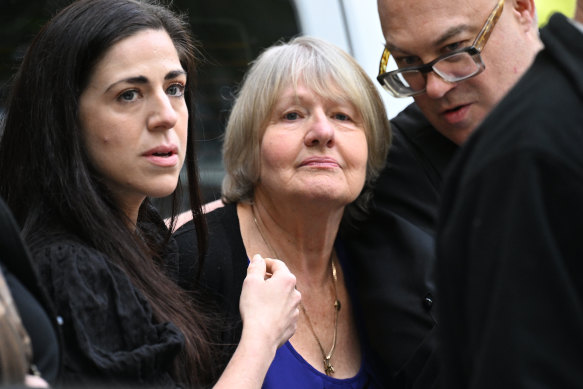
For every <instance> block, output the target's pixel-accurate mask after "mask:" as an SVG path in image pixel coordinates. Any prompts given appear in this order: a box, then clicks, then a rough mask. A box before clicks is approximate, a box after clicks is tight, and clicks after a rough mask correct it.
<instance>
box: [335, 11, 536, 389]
mask: <svg viewBox="0 0 583 389" xmlns="http://www.w3.org/2000/svg"><path fill="white" fill-rule="evenodd" d="M378 7H379V16H380V19H381V25H382V29H383V34H384V37H385V41H386V44H385V50H384V52H383V54H382V59H381V65H380V74H379V77H378V80H379V82H381V84H382V85H383V86H384V87H385V88H386V89H387V90H388V91H389V92H390V93H392V94H393V95H395V96H397V97H404V96H413V98H414V100H415V103H414V104H413V105H412V106H410V107H408V108H407V109H405V110H404V111H403V112H402V113H401V114H399V115H398V116H397V117H396V118H394V119H393V120H392V121H391V124H392V127H393V135H394V137H393V146H392V148H391V150H390V152H389V156H388V160H387V166H386V168H385V169H384V170H383V172H382V173H381V176H380V177H379V179H378V181H377V183H376V184H375V187H374V192H373V193H374V196H373V200H372V202H371V204H370V212H369V216H368V217H367V219H366V220H364V221H363V222H361V223H358V224H357V225H356V228H355V229H354V230H350V231H345V235H343V238H344V239H343V242H344V243H345V245H346V248H347V250H348V251H349V253H350V255H351V257H353V258H358V261H355V262H354V264H353V267H354V268H353V269H351V271H352V272H353V274H354V278H355V280H356V288H355V290H356V291H357V295H356V297H357V299H358V300H359V305H360V306H361V307H362V317H363V324H364V329H365V333H366V334H367V336H368V339H369V343H371V344H372V345H373V352H374V353H376V355H377V356H378V357H379V360H380V362H381V366H382V371H383V372H384V373H385V375H386V377H385V378H386V381H387V386H390V387H391V388H432V387H435V386H436V385H437V383H438V374H439V363H440V359H441V358H440V356H439V355H438V354H437V351H436V344H435V343H436V337H435V333H436V330H437V318H436V313H437V309H436V308H437V307H438V306H439V297H438V296H436V295H435V280H434V262H435V255H434V232H435V224H436V217H437V208H438V204H439V199H440V189H441V183H442V179H443V174H444V172H445V170H446V168H447V166H448V163H449V161H450V160H451V159H452V157H453V155H454V153H455V152H456V150H457V147H458V145H461V144H462V143H463V142H464V141H465V140H466V139H467V138H468V137H469V135H470V134H471V133H472V131H473V130H474V129H475V128H476V127H477V126H478V125H479V123H480V122H481V121H482V120H483V119H484V118H485V116H486V115H487V114H488V113H489V112H490V111H491V110H492V108H493V107H494V106H495V105H496V104H497V103H498V102H499V101H500V99H501V98H502V97H503V96H504V94H505V93H506V92H507V91H508V90H509V89H510V88H511V87H512V86H513V85H514V84H515V82H516V81H517V80H518V79H519V78H520V76H521V75H522V74H523V73H524V72H525V70H526V69H527V68H528V66H529V65H530V64H531V63H532V60H533V58H534V56H535V55H536V53H537V52H538V51H539V50H540V48H541V47H542V45H541V43H540V40H539V37H538V28H537V23H536V15H535V6H534V0H506V1H504V0H473V1H468V0H415V1H411V0H378ZM391 58H392V59H394V61H395V63H396V65H397V66H398V68H397V69H393V68H390V67H389V66H388V64H389V59H391Z"/></svg>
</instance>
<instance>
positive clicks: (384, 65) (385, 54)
mask: <svg viewBox="0 0 583 389" xmlns="http://www.w3.org/2000/svg"><path fill="white" fill-rule="evenodd" d="M390 56H391V52H390V51H389V49H387V48H386V47H385V49H384V50H383V55H382V56H381V63H380V64H379V76H380V75H381V74H383V73H385V72H386V70H387V65H388V63H389V57H390Z"/></svg>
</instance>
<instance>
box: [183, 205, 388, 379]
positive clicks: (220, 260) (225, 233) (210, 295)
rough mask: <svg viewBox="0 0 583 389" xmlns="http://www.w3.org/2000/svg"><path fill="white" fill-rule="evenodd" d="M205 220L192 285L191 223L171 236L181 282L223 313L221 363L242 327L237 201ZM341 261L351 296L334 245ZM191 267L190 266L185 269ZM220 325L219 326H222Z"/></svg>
mask: <svg viewBox="0 0 583 389" xmlns="http://www.w3.org/2000/svg"><path fill="white" fill-rule="evenodd" d="M207 224H208V231H209V241H208V243H209V246H208V251H207V255H206V258H205V262H204V265H203V268H202V272H201V276H200V283H199V284H198V285H195V284H194V283H192V282H189V280H193V279H194V278H195V277H193V276H186V275H188V274H195V272H196V269H197V268H198V263H197V262H196V258H197V250H198V248H197V241H196V233H195V227H194V223H193V222H192V220H191V221H189V222H187V223H186V224H184V225H183V226H182V227H180V228H179V229H178V230H177V231H176V232H175V233H174V238H175V240H176V242H177V243H178V247H179V250H180V268H181V270H182V275H181V277H185V276H186V279H185V280H183V281H182V282H181V283H180V284H181V286H182V287H183V288H185V289H193V288H197V287H198V288H200V289H199V290H201V291H202V294H203V296H204V297H206V299H205V300H206V301H212V302H213V303H214V306H213V307H212V308H211V309H213V308H214V309H215V311H216V312H220V313H221V314H223V315H224V316H223V318H222V320H221V321H220V323H222V324H218V325H217V328H216V329H217V330H218V331H219V332H221V333H220V335H219V337H220V341H219V343H220V344H221V345H222V346H223V349H222V350H221V354H222V365H223V367H224V366H226V364H227V363H228V361H229V359H230V358H231V357H232V355H233V353H234V351H235V349H236V347H237V345H238V344H239V340H240V338H241V332H242V330H243V325H242V320H241V314H240V311H239V298H240V295H241V290H242V288H243V281H244V280H245V277H246V275H247V267H248V258H247V251H246V250H245V246H244V244H243V238H242V236H241V230H240V228H239V218H238V216H237V205H236V204H226V205H225V206H224V207H221V208H217V209H215V210H214V211H212V212H210V213H208V214H207ZM335 249H336V253H337V255H338V259H339V262H340V265H341V266H342V268H343V269H344V274H345V275H346V277H345V284H346V288H347V291H348V293H349V295H350V296H353V294H354V292H355V291H354V284H353V283H352V277H351V275H352V272H351V270H349V269H350V265H351V264H350V263H351V262H352V261H350V260H348V259H347V258H346V253H345V251H344V249H343V248H342V247H341V246H340V245H336V246H335ZM188 267H190V270H186V269H187V268H188ZM353 312H354V315H355V322H356V325H357V329H358V331H359V335H360V334H361V333H362V323H361V322H360V321H359V317H360V316H361V315H359V306H358V305H357V304H353ZM221 325H222V327H221ZM362 350H363V354H364V355H365V357H364V360H363V366H364V369H365V370H364V371H366V375H367V376H368V377H369V380H370V381H369V382H370V383H369V385H370V387H371V388H375V387H379V386H378V385H379V384H378V378H377V375H378V372H376V371H372V369H371V365H370V364H369V362H370V361H369V358H368V356H369V354H370V350H369V346H368V345H367V344H366V342H365V341H363V342H362ZM268 374H269V373H268Z"/></svg>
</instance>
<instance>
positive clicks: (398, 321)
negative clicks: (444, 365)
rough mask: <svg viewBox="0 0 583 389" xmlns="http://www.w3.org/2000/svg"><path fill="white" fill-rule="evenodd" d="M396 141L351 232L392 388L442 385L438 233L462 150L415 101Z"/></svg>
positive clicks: (402, 117)
mask: <svg viewBox="0 0 583 389" xmlns="http://www.w3.org/2000/svg"><path fill="white" fill-rule="evenodd" d="M391 125H392V130H393V144H392V146H391V148H390V150H389V154H388V158H387V164H386V166H385V168H384V169H383V171H382V172H381V175H380V177H379V178H378V180H377V181H376V183H375V187H374V197H373V200H372V202H371V204H370V206H369V216H368V217H367V219H366V220H364V221H362V222H358V224H356V231H355V230H353V229H348V228H347V229H345V230H344V231H343V233H342V240H343V243H344V244H345V246H346V248H347V250H348V253H349V256H350V257H351V258H354V261H353V262H354V266H353V267H354V274H353V278H354V282H355V283H356V290H357V295H358V301H359V304H360V305H361V306H362V310H363V314H364V317H363V320H364V323H365V329H366V331H365V333H366V334H367V335H368V336H369V342H370V343H371V345H372V347H373V349H374V351H375V353H376V354H377V356H378V357H379V358H380V360H381V361H382V364H383V368H384V370H383V371H384V372H385V373H386V377H385V378H386V385H387V386H390V387H391V388H430V387H434V385H435V383H436V381H437V375H438V363H439V359H438V358H437V357H436V356H435V355H434V354H433V352H434V348H435V325H436V320H435V317H434V309H433V305H434V294H435V287H434V276H433V266H434V258H435V256H434V231H435V223H436V218H437V207H438V203H439V198H440V195H439V192H440V187H441V182H442V178H443V174H444V170H445V169H446V167H447V165H448V162H449V161H450V159H451V158H452V157H453V154H454V153H455V151H456V150H457V146H456V145H455V144H454V143H452V142H451V141H450V140H449V139H447V138H445V137H444V136H442V135H441V134H440V133H439V132H437V131H436V130H435V129H434V128H433V127H432V126H431V124H430V123H429V122H428V121H427V119H425V117H424V116H423V114H422V113H421V111H420V110H419V108H418V107H417V106H416V105H415V104H412V105H410V106H409V107H407V108H406V109H405V110H404V111H403V112H401V113H400V114H399V115H398V116H397V117H395V118H394V119H393V120H392V121H391Z"/></svg>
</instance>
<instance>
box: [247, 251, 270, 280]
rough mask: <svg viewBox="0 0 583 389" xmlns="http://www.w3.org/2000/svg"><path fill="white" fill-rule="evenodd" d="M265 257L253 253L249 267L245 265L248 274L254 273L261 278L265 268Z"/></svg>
mask: <svg viewBox="0 0 583 389" xmlns="http://www.w3.org/2000/svg"><path fill="white" fill-rule="evenodd" d="M266 266H267V265H266V263H265V259H263V257H262V256H261V255H260V254H255V255H254V256H253V258H251V260H250V261H249V267H247V274H248V275H251V274H253V275H256V276H258V277H261V278H263V276H264V274H265V270H266Z"/></svg>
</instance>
